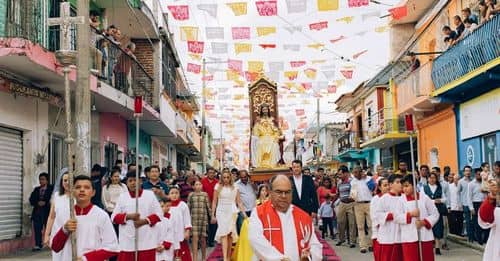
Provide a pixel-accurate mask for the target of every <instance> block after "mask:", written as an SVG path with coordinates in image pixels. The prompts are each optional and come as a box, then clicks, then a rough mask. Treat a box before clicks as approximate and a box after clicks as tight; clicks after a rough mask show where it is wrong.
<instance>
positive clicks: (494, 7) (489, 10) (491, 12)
mask: <svg viewBox="0 0 500 261" xmlns="http://www.w3.org/2000/svg"><path fill="white" fill-rule="evenodd" d="M485 4H486V9H485V13H484V16H483V17H482V19H481V23H485V22H486V21H489V20H490V19H491V18H493V16H495V15H496V14H498V13H499V12H500V5H499V4H496V1H494V0H486V1H485ZM479 8H480V9H481V5H479Z"/></svg>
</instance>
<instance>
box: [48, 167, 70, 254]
mask: <svg viewBox="0 0 500 261" xmlns="http://www.w3.org/2000/svg"><path fill="white" fill-rule="evenodd" d="M69 193H70V191H69V176H68V169H67V168H63V169H62V170H61V171H60V172H59V176H58V177H57V181H56V187H55V188H54V192H53V194H52V204H51V205H50V212H49V219H48V220H47V226H46V228H45V236H44V240H43V242H44V244H45V245H47V246H49V247H50V242H51V241H52V237H53V236H54V235H55V234H56V233H57V231H56V230H57V228H59V227H61V226H62V224H60V223H59V222H64V221H63V220H58V219H57V218H56V217H57V213H58V212H59V213H67V212H68V211H69ZM61 254H62V252H59V253H56V252H54V251H52V260H60V259H61Z"/></svg>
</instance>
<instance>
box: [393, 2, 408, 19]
mask: <svg viewBox="0 0 500 261" xmlns="http://www.w3.org/2000/svg"><path fill="white" fill-rule="evenodd" d="M389 13H391V15H392V18H394V19H396V20H399V19H401V18H403V17H405V16H407V15H408V8H406V5H403V6H398V7H394V8H391V9H389Z"/></svg>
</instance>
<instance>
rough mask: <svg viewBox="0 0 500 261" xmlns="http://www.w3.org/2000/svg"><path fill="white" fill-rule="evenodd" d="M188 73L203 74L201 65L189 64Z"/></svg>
mask: <svg viewBox="0 0 500 261" xmlns="http://www.w3.org/2000/svg"><path fill="white" fill-rule="evenodd" d="M187 71H188V72H192V73H200V72H201V65H199V64H194V63H188V64H187Z"/></svg>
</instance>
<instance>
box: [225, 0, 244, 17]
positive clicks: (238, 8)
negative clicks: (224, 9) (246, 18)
mask: <svg viewBox="0 0 500 261" xmlns="http://www.w3.org/2000/svg"><path fill="white" fill-rule="evenodd" d="M226 5H227V6H229V8H231V10H232V11H233V13H234V15H235V16H240V15H246V14H247V3H246V2H235V3H227V4H226Z"/></svg>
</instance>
